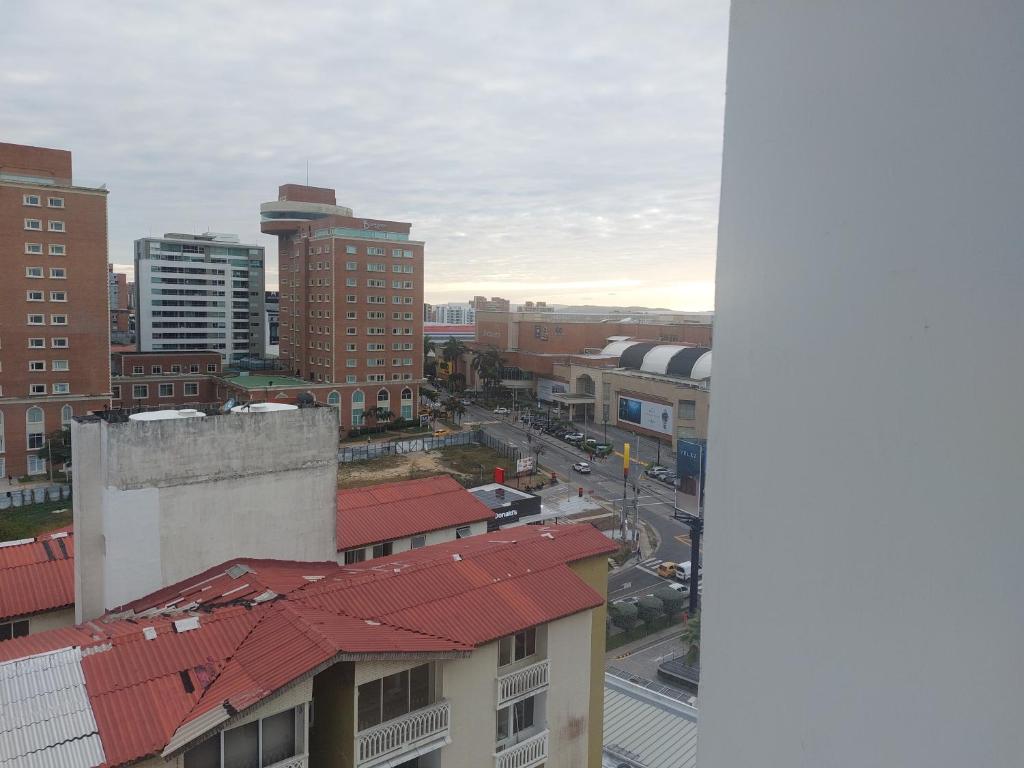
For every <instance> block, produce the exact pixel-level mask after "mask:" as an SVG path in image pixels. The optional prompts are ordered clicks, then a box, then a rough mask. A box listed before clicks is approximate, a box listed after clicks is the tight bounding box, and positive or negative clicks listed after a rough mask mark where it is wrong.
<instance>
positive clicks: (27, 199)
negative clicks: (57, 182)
mask: <svg viewBox="0 0 1024 768" xmlns="http://www.w3.org/2000/svg"><path fill="white" fill-rule="evenodd" d="M21 202H22V203H23V204H24V205H39V195H22V196H21Z"/></svg>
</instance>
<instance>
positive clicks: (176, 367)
mask: <svg viewBox="0 0 1024 768" xmlns="http://www.w3.org/2000/svg"><path fill="white" fill-rule="evenodd" d="M171 373H181V366H180V365H172V366H171Z"/></svg>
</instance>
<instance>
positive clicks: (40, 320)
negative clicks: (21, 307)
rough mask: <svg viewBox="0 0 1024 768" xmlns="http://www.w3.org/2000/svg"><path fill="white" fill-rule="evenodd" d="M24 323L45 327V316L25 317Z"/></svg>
mask: <svg viewBox="0 0 1024 768" xmlns="http://www.w3.org/2000/svg"><path fill="white" fill-rule="evenodd" d="M26 317H27V319H26V322H27V323H28V324H29V325H45V324H46V315H27V316H26Z"/></svg>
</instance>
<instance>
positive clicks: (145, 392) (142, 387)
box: [132, 384, 149, 400]
mask: <svg viewBox="0 0 1024 768" xmlns="http://www.w3.org/2000/svg"><path fill="white" fill-rule="evenodd" d="M132 397H134V398H135V399H136V400H144V399H145V398H147V397H149V385H148V384H132Z"/></svg>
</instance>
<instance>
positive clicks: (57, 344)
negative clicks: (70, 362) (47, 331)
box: [50, 336, 68, 349]
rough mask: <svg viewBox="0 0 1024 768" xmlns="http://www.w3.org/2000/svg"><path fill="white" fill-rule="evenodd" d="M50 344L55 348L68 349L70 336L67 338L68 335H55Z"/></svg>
mask: <svg viewBox="0 0 1024 768" xmlns="http://www.w3.org/2000/svg"><path fill="white" fill-rule="evenodd" d="M50 346H51V347H52V348H53V349H67V348H68V338H67V336H54V337H53V338H52V339H50Z"/></svg>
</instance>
